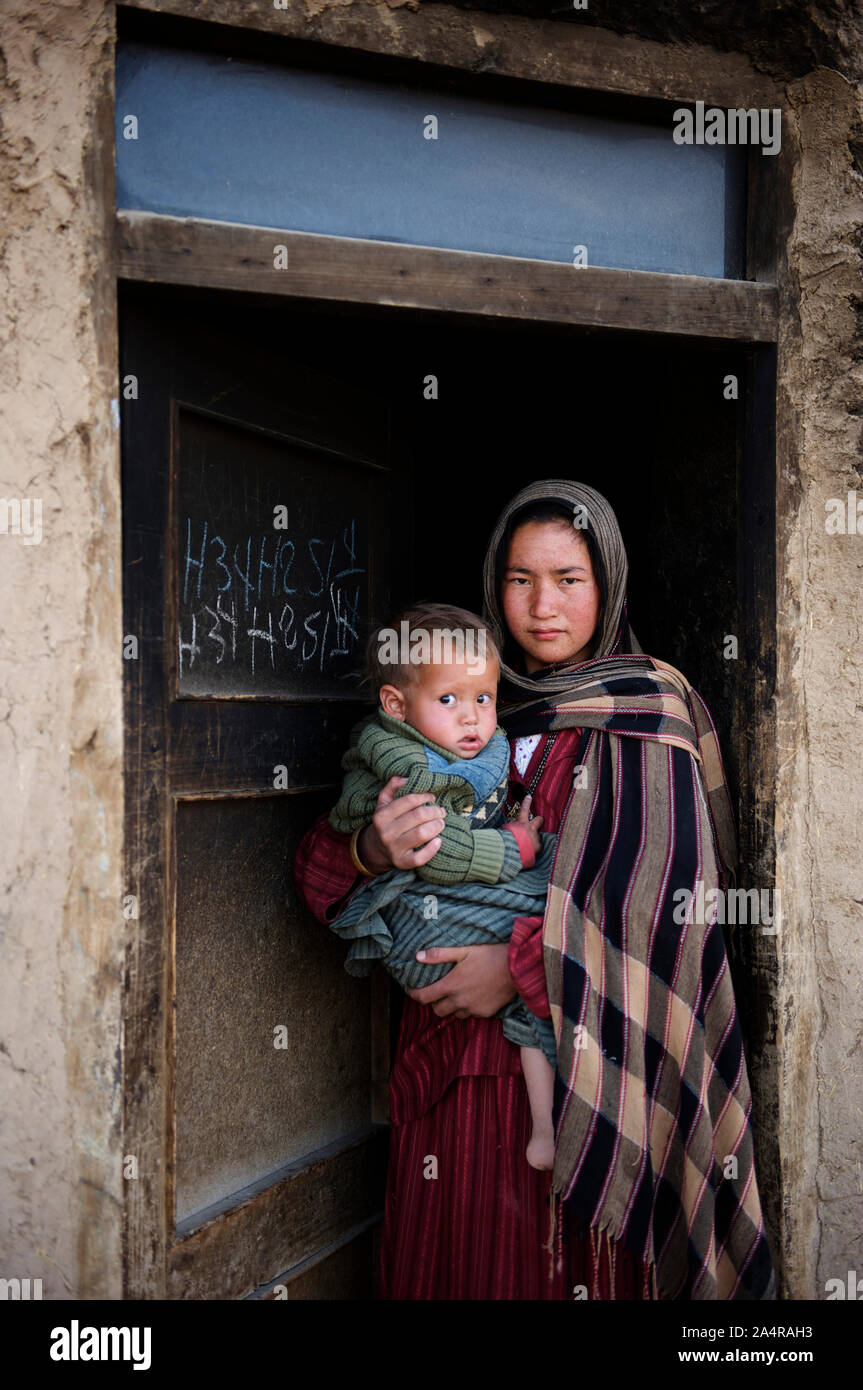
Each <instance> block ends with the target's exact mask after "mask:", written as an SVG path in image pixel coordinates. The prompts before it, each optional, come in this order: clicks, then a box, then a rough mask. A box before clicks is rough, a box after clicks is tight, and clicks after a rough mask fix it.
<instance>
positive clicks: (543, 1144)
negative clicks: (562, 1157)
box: [527, 1131, 554, 1173]
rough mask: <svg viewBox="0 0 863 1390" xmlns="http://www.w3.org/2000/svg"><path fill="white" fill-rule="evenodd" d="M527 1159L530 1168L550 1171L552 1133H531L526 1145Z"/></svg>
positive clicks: (552, 1161)
mask: <svg viewBox="0 0 863 1390" xmlns="http://www.w3.org/2000/svg"><path fill="white" fill-rule="evenodd" d="M527 1161H528V1163H529V1164H530V1166H531V1168H538V1169H539V1171H540V1172H541V1173H550V1172H551V1170H552V1168H553V1167H554V1134H553V1133H552V1132H551V1131H550V1132H549V1133H548V1134H532V1135H531V1137H530V1143H529V1144H528V1146H527Z"/></svg>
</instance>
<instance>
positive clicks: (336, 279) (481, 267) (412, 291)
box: [116, 210, 777, 343]
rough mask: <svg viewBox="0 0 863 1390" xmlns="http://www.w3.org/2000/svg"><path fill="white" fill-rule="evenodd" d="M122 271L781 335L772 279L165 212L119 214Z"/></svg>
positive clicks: (524, 315) (612, 323)
mask: <svg viewBox="0 0 863 1390" xmlns="http://www.w3.org/2000/svg"><path fill="white" fill-rule="evenodd" d="M279 248H282V249H281V250H280V249H279ZM116 272H117V275H118V276H119V277H120V279H125V280H142V281H149V282H157V283H162V284H171V285H195V286H201V287H204V288H210V289H224V290H239V291H244V292H246V293H254V294H268V295H285V296H289V297H291V298H300V299H318V300H340V301H349V302H353V303H362V304H376V305H389V306H394V307H400V308H412V309H432V310H435V309H436V310H439V311H445V312H449V313H460V314H471V315H477V314H478V315H489V316H491V317H497V318H505V319H531V320H536V321H542V322H547V323H558V324H573V325H580V326H584V327H589V328H607V329H621V330H627V331H631V332H640V333H667V334H674V335H684V336H687V337H699V338H715V339H719V340H726V341H732V342H750V343H765V342H773V341H775V338H776V321H777V301H776V289H775V287H774V286H773V285H770V284H765V283H763V282H758V283H756V282H751V281H745V280H714V279H708V278H707V277H704V276H698V275H661V274H654V273H651V272H647V271H638V270H607V269H603V268H600V267H597V266H580V267H575V266H569V265H565V264H563V263H559V262H556V261H535V260H522V259H521V258H519V257H515V256H494V255H485V254H480V253H477V252H473V251H446V250H439V249H437V248H435V247H426V246H403V245H398V244H394V243H392V242H384V241H363V240H359V239H357V238H354V237H337V236H322V235H319V234H317V233H310V232H290V231H284V230H283V229H280V228H273V227H251V226H246V225H245V224H240V223H236V222H212V221H205V220H201V219H197V218H182V217H167V216H164V215H162V214H160V213H150V212H137V211H130V210H121V211H119V212H118V213H117V239H116Z"/></svg>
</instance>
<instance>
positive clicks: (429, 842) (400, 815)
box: [357, 777, 444, 874]
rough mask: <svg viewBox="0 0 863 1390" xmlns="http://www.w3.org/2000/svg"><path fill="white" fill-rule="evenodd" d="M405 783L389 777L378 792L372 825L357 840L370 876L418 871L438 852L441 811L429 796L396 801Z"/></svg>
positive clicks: (404, 780) (403, 797)
mask: <svg viewBox="0 0 863 1390" xmlns="http://www.w3.org/2000/svg"><path fill="white" fill-rule="evenodd" d="M406 781H407V778H406V777H391V778H390V780H389V781H388V782H387V784H386V786H385V787H382V788H381V792H380V796H379V797H378V802H377V810H376V811H375V814H374V817H373V818H372V823H371V825H367V826H366V828H365V830H363V831H362V833H361V834H360V835H359V837H358V840H357V850H358V852H359V856H360V858H361V860H362V862H363V863H364V864H365V866H366V868H367V869H370V870H371V871H372V873H375V874H385V873H388V872H389V870H390V869H418V868H420V867H421V865H423V864H427V863H428V862H429V860H430V859H433V858H434V856H435V855H436V854H437V852H438V850H439V849H440V845H441V842H440V840H439V839H438V838H437V836H438V835H440V832H441V831H442V830H443V828H444V814H443V811H442V810H441V809H440V807H439V806H437V805H435V799H434V797H433V796H432V794H431V792H413V793H411V795H410V796H400V797H396V791H397V789H398V788H399V787H403V786H404V784H405V782H406Z"/></svg>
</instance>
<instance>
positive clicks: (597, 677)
mask: <svg viewBox="0 0 863 1390" xmlns="http://www.w3.org/2000/svg"><path fill="white" fill-rule="evenodd" d="M540 501H547V502H556V503H559V504H562V505H564V506H565V507H567V508H568V509H569V510H571V511H572V512H573V516H574V519H575V520H576V524H577V525H579V530H580V534H581V535H582V536H584V537H585V539H586V542H587V543H588V545H589V548H590V550H591V553H592V557H593V562H594V569H595V572H596V579H597V582H598V583H599V586H600V591H601V593H602V607H601V612H600V616H599V620H598V623H597V629H596V638H595V646H594V652H593V655H592V657H591V658H590V660H588V661H585V662H581V663H578V664H573V663H558V664H556V665H553V666H549V667H546V668H543V669H542V670H540V671H537V672H535V673H533V674H532V675H526V674H525V673H524V672H523V671H521V670H519V669H518V666H517V665H515V664H513V663H512V661H511V660H507V659H506V658H507V655H508V648H507V645H506V636H507V634H506V630H505V626H504V622H503V617H502V612H501V606H500V588H499V582H500V576H501V574H502V571H503V567H504V565H505V563H506V558H507V555H506V551H507V548H508V540H509V536H510V534H511V531H512V529H513V528H512V525H511V523H512V521H513V519H515V522H516V525H517V524H518V516H517V514H518V513H519V512H520V511H521V510H522V509H523V508H524V507H525V506H526V504H527V503H529V502H540ZM576 509H579V510H576ZM626 585H627V562H626V552H625V549H624V546H623V541H622V538H621V535H620V529H619V527H618V525H617V519H616V517H615V515H614V512H613V510H612V508H611V507H610V506H609V504H608V502H607V501H606V500H605V498H604V497H602V496H601V495H600V494H599V493H598V492H596V491H595V490H594V489H593V488H589V487H586V486H584V485H583V484H581V483H576V482H570V481H567V480H562V479H552V480H548V481H544V482H539V483H532V484H531V485H530V486H528V487H526V488H524V489H523V490H522V491H521V492H519V493H518V494H517V495H516V496H515V497H514V498H513V499H512V500H511V502H510V503H509V504H508V505H507V506H506V507H505V508H504V510H503V512H502V514H501V516H500V518H499V520H498V523H497V525H496V527H495V529H494V531H493V533H492V537H491V540H490V542H489V547H488V552H487V555H486V562H485V571H484V589H485V616H486V620H487V621H488V622H489V624H490V626H491V627H492V629H493V631H494V632H495V636H496V637H497V638H499V639H500V642H501V643H502V652H503V654H504V660H503V661H502V666H501V676H502V682H503V690H504V692H505V693H507V694H508V695H509V696H510V700H511V703H510V704H509V706H508V707H504V708H502V709H501V711H500V719H501V723H502V724H503V726H504V728H505V729H506V730H507V732H508V733H509V734H510V735H511V736H512V735H514V734H520V733H527V732H538V731H543V730H550V731H556V730H558V729H563V728H579V729H581V731H582V735H581V740H580V743H579V748H578V754H577V766H576V769H575V773H576V776H575V779H574V783H573V791H572V794H571V795H570V798H569V802H568V804H567V807H566V810H565V812H564V815H563V818H562V820H561V823H560V827H559V830H558V849H557V855H556V858H555V863H554V869H553V871H552V876H551V884H550V887H549V893H548V898H547V902H546V911H545V917H544V921H543V959H544V963H545V972H546V982H547V988H548V998H549V1004H550V1006H551V1016H552V1020H553V1023H554V1027H555V1036H556V1040H557V1080H556V1084H555V1162H554V1171H553V1174H552V1192H553V1196H554V1198H555V1200H556V1201H557V1203H558V1212H557V1217H558V1219H557V1242H558V1250H559V1249H560V1240H561V1232H562V1214H563V1209H564V1207H567V1208H568V1209H569V1210H570V1212H571V1213H572V1215H573V1216H574V1217H575V1218H576V1220H577V1222H578V1224H579V1225H582V1226H584V1227H586V1228H590V1230H591V1237H592V1239H593V1238H594V1237H595V1236H596V1235H597V1233H602V1234H603V1235H604V1236H605V1238H606V1239H608V1240H610V1241H611V1242H612V1243H617V1242H621V1243H622V1244H623V1245H625V1246H626V1247H627V1248H628V1249H630V1250H632V1251H634V1252H635V1253H636V1254H637V1255H639V1256H640V1258H641V1259H642V1261H643V1262H644V1264H645V1265H649V1266H650V1268H651V1270H652V1273H653V1277H654V1283H655V1287H656V1289H657V1292H658V1294H659V1296H660V1297H663V1298H689V1299H761V1298H775V1296H776V1294H775V1279H774V1275H773V1268H772V1263H771V1257H770V1250H769V1246H768V1242H767V1238H766V1234H765V1231H764V1223H763V1218H762V1213H761V1205H760V1201H759V1196H758V1187H757V1182H756V1177H755V1167H754V1152H753V1142H752V1131H751V1126H750V1114H751V1096H750V1089H749V1078H748V1075H747V1070H746V1060H745V1055H744V1051H743V1042H742V1037H741V1033H740V1027H739V1023H738V1019H737V1012H736V1006H735V1001H734V993H733V989H732V984H731V978H730V972H729V967H728V960H727V956H726V951H725V943H724V940H723V936H722V929H721V925H720V923H719V921H717V920H715V916H716V914H715V912H712V911H711V910H710V908H711V905H715V904H716V903H717V902H718V901H719V900H720V897H721V895H722V894H724V893H727V891H728V885H729V884H730V883H731V882H732V881H733V878H732V866H733V861H734V826H733V817H732V812H731V801H730V797H729V793H728V787H727V783H726V781H725V774H724V770H723V767H722V760H721V756H720V753H719V744H718V740H717V738H716V731H715V729H714V727H713V723H712V721H711V719H710V715H709V713H708V711H707V707H706V706H705V705H704V703H703V701H702V700H701V699H700V697H699V696H698V694H697V693H696V692H695V691H694V690H693V689H692V687H691V686H690V685H689V682H688V681H687V680H686V678H685V677H684V676H683V675H682V674H681V673H680V672H679V671H677V670H676V669H675V668H674V667H673V666H669V665H668V664H667V663H665V662H661V661H658V660H656V659H655V658H653V657H649V656H646V655H644V654H643V653H642V652H641V649H640V647H639V646H638V644H637V642H636V641H635V638H634V636H633V634H632V631H631V629H630V627H629V621H628V618H627V612H626ZM681 890H683V891H682V892H681ZM705 904H707V907H708V910H707V911H706V912H705V910H704V907H705ZM711 918H713V920H711ZM705 919H706V920H705Z"/></svg>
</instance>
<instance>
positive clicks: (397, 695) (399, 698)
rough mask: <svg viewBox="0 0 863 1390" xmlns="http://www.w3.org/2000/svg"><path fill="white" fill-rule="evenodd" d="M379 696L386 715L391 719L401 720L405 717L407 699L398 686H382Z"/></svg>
mask: <svg viewBox="0 0 863 1390" xmlns="http://www.w3.org/2000/svg"><path fill="white" fill-rule="evenodd" d="M378 696H379V699H380V702H381V709H382V710H383V712H384V714H388V715H389V716H390V718H391V719H401V720H402V721H404V717H405V697H404V695H403V694H402V692H401V691H400V690H399V688H398V686H396V685H382V686H381V688H380V691H379V692H378Z"/></svg>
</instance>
